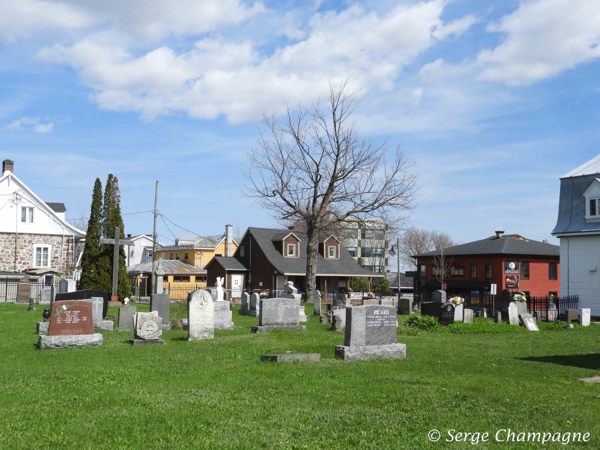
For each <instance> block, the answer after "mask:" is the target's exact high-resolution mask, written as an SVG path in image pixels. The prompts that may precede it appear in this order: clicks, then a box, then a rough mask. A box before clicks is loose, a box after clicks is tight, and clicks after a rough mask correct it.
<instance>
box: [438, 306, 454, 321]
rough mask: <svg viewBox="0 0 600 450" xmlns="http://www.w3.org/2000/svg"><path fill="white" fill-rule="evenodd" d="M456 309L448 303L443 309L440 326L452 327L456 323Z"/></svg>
mask: <svg viewBox="0 0 600 450" xmlns="http://www.w3.org/2000/svg"><path fill="white" fill-rule="evenodd" d="M455 309H456V307H455V306H454V305H453V304H452V303H446V304H445V305H443V307H442V314H441V317H440V324H441V325H442V326H444V327H447V326H448V325H452V324H453V323H454V316H455V311H454V310H455Z"/></svg>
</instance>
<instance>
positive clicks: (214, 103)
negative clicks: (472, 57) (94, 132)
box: [37, 0, 473, 123]
mask: <svg viewBox="0 0 600 450" xmlns="http://www.w3.org/2000/svg"><path fill="white" fill-rule="evenodd" d="M445 4H446V2H445V1H444V0H432V1H429V2H422V3H417V4H408V5H407V4H401V5H397V6H396V7H395V8H393V9H392V10H391V11H389V12H388V13H387V14H382V15H378V14H376V13H375V12H372V11H366V10H364V9H363V8H361V7H360V6H358V5H352V6H350V7H348V8H347V9H345V10H342V11H340V12H333V11H329V12H325V13H318V14H315V15H313V17H312V18H311V20H310V21H309V26H308V30H307V33H308V34H307V37H306V38H305V39H303V40H301V41H299V42H296V43H294V44H290V45H287V46H284V47H281V48H278V49H276V50H275V51H274V52H273V53H272V54H270V55H264V54H261V52H260V51H259V50H258V49H257V48H255V46H254V44H253V43H251V42H248V41H246V42H235V43H234V42H227V41H226V40H225V39H224V38H221V37H216V38H210V39H209V38H207V39H203V40H200V41H198V42H197V43H196V45H195V47H194V48H192V49H190V50H187V51H184V52H176V51H174V50H173V49H171V48H168V47H164V46H163V47H159V48H157V49H155V50H152V51H150V52H148V53H146V54H145V55H142V56H137V55H135V54H134V53H132V51H131V50H130V48H129V47H128V45H127V42H128V41H127V39H124V38H123V36H122V35H120V34H116V33H114V32H112V33H108V32H105V33H101V34H95V35H91V36H88V37H87V38H85V39H83V40H81V41H80V42H78V43H76V44H74V45H72V46H62V45H54V46H49V47H45V48H43V49H41V50H40V51H39V52H38V54H37V57H38V58H39V59H41V60H44V61H48V62H57V63H64V64H68V65H70V66H71V67H73V68H74V69H75V70H76V71H77V72H78V73H79V74H80V76H81V79H82V81H83V83H84V84H85V85H87V86H89V87H91V88H93V89H94V91H95V92H94V93H93V94H92V99H93V100H94V101H96V102H97V103H98V104H99V106H100V107H101V108H103V109H108V110H115V111H137V112H139V113H140V114H141V115H142V116H143V117H145V118H147V119H152V118H153V117H156V116H157V115H161V114H169V113H172V112H177V111H183V112H186V113H188V114H189V115H190V116H192V117H196V118H203V119H213V118H215V117H217V116H218V115H226V116H227V118H228V120H229V122H231V123H239V122H244V121H249V120H256V119H257V118H259V117H260V115H261V114H262V113H265V112H266V113H271V112H274V111H277V110H279V109H280V108H281V105H282V100H283V99H286V98H288V99H292V100H294V99H296V98H302V99H303V100H304V101H312V100H315V99H317V98H319V97H320V96H321V95H322V94H323V93H324V92H325V91H326V89H327V87H328V85H329V81H330V80H335V79H340V78H347V77H349V76H352V82H353V83H354V85H355V86H356V87H358V86H364V87H366V88H367V90H371V91H379V92H382V91H390V90H391V89H393V87H394V85H395V83H396V81H397V78H398V76H399V75H400V74H401V72H402V69H403V67H404V66H406V65H408V64H411V63H412V62H414V61H415V59H416V58H417V57H418V56H419V55H420V54H421V53H422V52H423V51H425V50H426V49H428V48H430V47H432V46H433V45H435V44H436V42H437V41H438V40H439V39H443V38H444V37H447V36H451V35H457V34H460V33H461V32H464V31H465V30H466V29H467V28H468V27H469V26H470V24H472V23H473V19H472V18H471V17H470V16H467V17H466V18H464V19H458V20H457V21H455V22H452V23H450V24H448V25H446V24H445V23H444V22H443V21H442V20H441V18H440V16H441V14H442V12H443V10H444V7H445ZM297 37H299V34H298V35H297ZM416 89H418V86H417V87H416ZM414 92H419V91H418V90H417V91H413V94H411V98H412V99H413V100H415V99H416V102H415V103H416V104H418V103H419V98H420V95H421V94H419V95H418V96H417V97H415V95H414Z"/></svg>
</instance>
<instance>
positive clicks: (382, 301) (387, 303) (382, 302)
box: [379, 298, 396, 306]
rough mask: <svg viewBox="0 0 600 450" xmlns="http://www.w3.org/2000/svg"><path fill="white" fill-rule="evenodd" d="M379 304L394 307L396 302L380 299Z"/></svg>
mask: <svg viewBox="0 0 600 450" xmlns="http://www.w3.org/2000/svg"><path fill="white" fill-rule="evenodd" d="M379 304H380V305H382V306H396V300H395V299H393V298H382V299H381V300H379Z"/></svg>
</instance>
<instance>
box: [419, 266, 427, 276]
mask: <svg viewBox="0 0 600 450" xmlns="http://www.w3.org/2000/svg"><path fill="white" fill-rule="evenodd" d="M419 276H421V277H426V276H427V264H421V265H420V266H419Z"/></svg>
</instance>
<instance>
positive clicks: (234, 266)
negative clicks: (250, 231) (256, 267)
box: [204, 256, 248, 271]
mask: <svg viewBox="0 0 600 450" xmlns="http://www.w3.org/2000/svg"><path fill="white" fill-rule="evenodd" d="M213 263H219V264H220V265H221V267H223V268H224V269H225V270H232V271H233V270H243V271H246V270H248V269H247V268H246V266H244V265H243V264H242V263H241V261H240V260H238V259H236V258H234V257H228V256H215V257H214V258H212V259H211V260H210V261H209V262H208V264H207V265H206V266H204V268H205V269H208V266H210V265H211V264H213Z"/></svg>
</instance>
